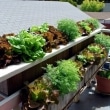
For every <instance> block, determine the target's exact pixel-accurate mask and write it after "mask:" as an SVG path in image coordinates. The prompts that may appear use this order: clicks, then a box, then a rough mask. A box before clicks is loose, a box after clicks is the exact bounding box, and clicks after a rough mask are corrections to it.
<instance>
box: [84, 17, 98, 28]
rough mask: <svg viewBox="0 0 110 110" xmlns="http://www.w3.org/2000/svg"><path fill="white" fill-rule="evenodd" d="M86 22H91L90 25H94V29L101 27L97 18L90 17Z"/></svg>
mask: <svg viewBox="0 0 110 110" xmlns="http://www.w3.org/2000/svg"><path fill="white" fill-rule="evenodd" d="M85 22H87V23H89V25H92V28H93V30H94V29H97V28H99V22H98V20H97V19H94V18H89V19H86V20H85Z"/></svg>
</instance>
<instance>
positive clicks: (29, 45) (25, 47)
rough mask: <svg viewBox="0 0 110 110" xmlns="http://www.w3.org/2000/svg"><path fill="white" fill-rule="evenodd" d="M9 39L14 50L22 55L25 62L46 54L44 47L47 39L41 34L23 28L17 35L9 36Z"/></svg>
mask: <svg viewBox="0 0 110 110" xmlns="http://www.w3.org/2000/svg"><path fill="white" fill-rule="evenodd" d="M7 39H8V42H9V43H10V45H11V46H12V50H13V52H15V53H17V54H18V55H21V57H22V60H23V61H24V62H32V61H35V60H36V59H39V58H42V57H44V55H45V52H44V51H43V49H42V47H43V46H44V45H45V39H44V38H43V37H42V36H41V35H37V34H36V35H35V34H33V33H29V32H27V31H25V30H22V31H21V32H19V34H17V35H16V36H9V37H7Z"/></svg>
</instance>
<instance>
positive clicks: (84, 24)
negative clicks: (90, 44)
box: [79, 20, 92, 34]
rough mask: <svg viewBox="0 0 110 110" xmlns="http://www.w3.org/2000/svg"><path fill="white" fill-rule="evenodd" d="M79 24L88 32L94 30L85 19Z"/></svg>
mask: <svg viewBox="0 0 110 110" xmlns="http://www.w3.org/2000/svg"><path fill="white" fill-rule="evenodd" d="M79 25H80V26H81V27H82V28H83V29H84V30H85V31H86V33H87V34H89V33H90V32H91V31H92V29H91V27H90V25H89V23H88V22H86V21H85V20H83V21H80V22H79Z"/></svg>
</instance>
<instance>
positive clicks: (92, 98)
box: [68, 85, 110, 110]
mask: <svg viewBox="0 0 110 110" xmlns="http://www.w3.org/2000/svg"><path fill="white" fill-rule="evenodd" d="M68 110H110V95H102V94H100V93H98V92H96V91H95V86H94V85H93V86H92V87H91V88H87V89H86V90H85V91H84V92H83V93H82V94H81V96H80V101H79V102H78V103H72V104H71V106H70V107H69V109H68Z"/></svg>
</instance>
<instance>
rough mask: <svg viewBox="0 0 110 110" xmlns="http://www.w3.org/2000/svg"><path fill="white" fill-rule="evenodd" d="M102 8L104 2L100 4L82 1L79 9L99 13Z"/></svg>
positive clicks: (97, 1)
mask: <svg viewBox="0 0 110 110" xmlns="http://www.w3.org/2000/svg"><path fill="white" fill-rule="evenodd" d="M104 6H105V4H104V2H100V1H99V0H84V1H83V3H82V4H81V7H80V9H81V10H82V11H89V12H99V11H101V10H102V9H103V8H104Z"/></svg>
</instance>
